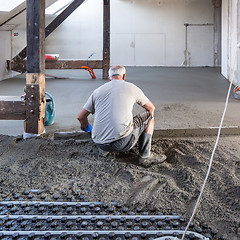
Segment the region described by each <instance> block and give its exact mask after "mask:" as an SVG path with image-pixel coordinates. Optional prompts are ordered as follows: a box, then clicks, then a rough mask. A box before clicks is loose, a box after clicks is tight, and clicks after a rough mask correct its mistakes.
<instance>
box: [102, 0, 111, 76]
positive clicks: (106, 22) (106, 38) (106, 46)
mask: <svg viewBox="0 0 240 240" xmlns="http://www.w3.org/2000/svg"><path fill="white" fill-rule="evenodd" d="M109 68H110V0H104V4H103V79H107V78H108V69H109Z"/></svg>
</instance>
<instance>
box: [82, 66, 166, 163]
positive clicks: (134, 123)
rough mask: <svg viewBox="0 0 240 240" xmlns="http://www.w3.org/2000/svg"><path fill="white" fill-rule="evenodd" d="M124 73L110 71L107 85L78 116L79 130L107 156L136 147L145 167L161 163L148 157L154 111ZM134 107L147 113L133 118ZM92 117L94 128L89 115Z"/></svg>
mask: <svg viewBox="0 0 240 240" xmlns="http://www.w3.org/2000/svg"><path fill="white" fill-rule="evenodd" d="M125 77H126V69H125V67H123V66H113V67H111V68H110V69H109V80H110V82H108V83H105V84H104V85H102V86H101V87H99V88H97V89H96V90H94V92H93V93H92V94H91V96H90V97H89V99H88V100H87V102H86V104H85V105H84V106H83V109H82V110H81V112H80V113H79V114H78V120H79V121H80V124H81V129H82V130H84V131H86V132H92V139H93V141H94V142H95V143H96V145H97V147H98V148H100V149H101V150H103V151H106V152H125V151H128V150H130V149H132V148H133V147H134V146H135V145H136V143H137V142H138V144H139V154H140V157H139V162H140V163H141V164H143V165H145V166H148V165H151V164H152V163H161V162H163V161H164V160H165V159H166V156H165V155H159V156H157V157H156V156H153V155H152V154H151V141H152V135H153V130H154V110H155V107H154V105H153V104H152V103H151V101H149V99H148V98H147V97H146V96H145V95H144V93H143V92H142V90H141V89H140V88H138V87H137V86H135V85H134V84H132V83H129V82H126V81H125ZM135 103H137V104H139V105H140V106H142V107H143V108H144V109H145V110H146V111H145V112H144V113H141V114H139V115H137V116H135V117H133V114H132V110H133V105H134V104H135ZM90 113H91V114H95V119H94V126H93V128H92V126H91V125H90V124H89V122H88V119H87V117H88V115H89V114H90Z"/></svg>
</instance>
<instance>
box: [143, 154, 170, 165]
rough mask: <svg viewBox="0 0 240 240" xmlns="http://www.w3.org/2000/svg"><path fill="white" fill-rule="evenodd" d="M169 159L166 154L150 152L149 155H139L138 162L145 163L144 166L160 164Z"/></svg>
mask: <svg viewBox="0 0 240 240" xmlns="http://www.w3.org/2000/svg"><path fill="white" fill-rule="evenodd" d="M166 159H167V156H166V155H164V154H158V155H153V154H150V156H148V157H144V158H143V157H141V156H140V157H139V158H138V162H139V163H140V164H141V165H143V166H144V167H149V166H151V165H153V164H160V163H163V162H164V161H165V160H166Z"/></svg>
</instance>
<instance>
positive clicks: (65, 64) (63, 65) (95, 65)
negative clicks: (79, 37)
mask: <svg viewBox="0 0 240 240" xmlns="http://www.w3.org/2000/svg"><path fill="white" fill-rule="evenodd" d="M82 66H86V61H84V60H60V61H46V62H45V68H46V69H81V67H82ZM88 66H89V67H90V68H92V69H102V68H103V61H102V60H89V61H88ZM8 69H9V70H10V69H11V70H13V71H17V72H20V73H24V72H25V71H26V61H21V62H12V63H10V64H9V67H8Z"/></svg>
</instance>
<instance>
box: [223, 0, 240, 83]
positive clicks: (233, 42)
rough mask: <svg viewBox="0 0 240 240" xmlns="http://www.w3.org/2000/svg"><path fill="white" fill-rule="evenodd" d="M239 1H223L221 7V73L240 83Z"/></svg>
mask: <svg viewBox="0 0 240 240" xmlns="http://www.w3.org/2000/svg"><path fill="white" fill-rule="evenodd" d="M239 7H240V2H239V0H229V1H223V8H222V22H223V25H222V74H223V75H224V76H225V77H226V78H228V79H229V80H233V82H234V84H235V85H240V74H239V71H240V53H239V52H240V49H239V48H237V44H238V43H239V42H240V10H239Z"/></svg>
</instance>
